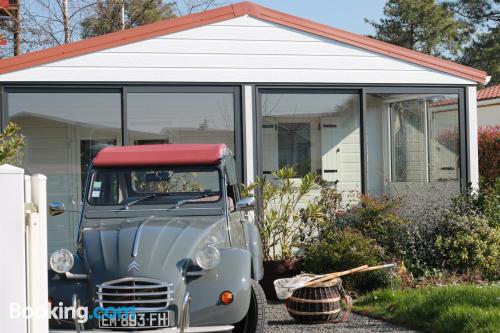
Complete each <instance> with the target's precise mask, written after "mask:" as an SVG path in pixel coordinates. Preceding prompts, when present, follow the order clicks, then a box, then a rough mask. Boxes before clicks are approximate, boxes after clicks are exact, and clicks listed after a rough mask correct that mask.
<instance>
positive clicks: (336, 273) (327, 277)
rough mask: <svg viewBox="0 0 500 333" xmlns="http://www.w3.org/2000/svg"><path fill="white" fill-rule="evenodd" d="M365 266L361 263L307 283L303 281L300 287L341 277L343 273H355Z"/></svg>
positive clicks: (365, 267)
mask: <svg viewBox="0 0 500 333" xmlns="http://www.w3.org/2000/svg"><path fill="white" fill-rule="evenodd" d="M367 268H368V265H363V266H359V267H356V268H353V269H349V270H347V271H343V272H335V273H330V274H326V275H325V276H323V277H322V278H321V279H317V280H313V281H309V282H307V283H304V285H303V286H302V287H301V288H304V287H310V286H314V285H315V284H318V283H321V282H325V281H330V280H332V279H335V278H338V277H341V276H344V275H347V274H351V273H355V272H360V271H363V270H365V269H367Z"/></svg>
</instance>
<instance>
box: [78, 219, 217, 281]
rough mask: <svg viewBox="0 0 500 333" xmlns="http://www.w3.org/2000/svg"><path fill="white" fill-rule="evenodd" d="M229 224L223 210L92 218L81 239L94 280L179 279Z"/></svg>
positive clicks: (91, 276)
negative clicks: (184, 268) (217, 212)
mask: <svg viewBox="0 0 500 333" xmlns="http://www.w3.org/2000/svg"><path fill="white" fill-rule="evenodd" d="M224 228H225V217H224V216H183V217H156V216H148V217H143V218H142V217H141V218H130V219H123V218H121V219H118V218H116V219H98V220H88V221H86V224H85V227H84V229H83V234H82V242H83V251H84V257H85V261H86V263H87V265H88V269H89V272H90V278H91V280H92V282H94V285H95V284H99V283H102V282H105V281H111V280H115V279H120V278H123V277H147V278H153V279H159V280H162V281H167V282H170V283H174V284H175V283H176V281H178V280H179V279H181V280H182V275H181V266H182V264H183V263H184V262H185V261H186V260H190V259H192V258H194V255H195V252H196V251H197V250H198V249H199V248H201V247H202V246H203V244H204V243H206V242H207V240H209V239H210V238H213V237H214V236H215V237H216V238H220V237H221V236H220V235H225V233H224Z"/></svg>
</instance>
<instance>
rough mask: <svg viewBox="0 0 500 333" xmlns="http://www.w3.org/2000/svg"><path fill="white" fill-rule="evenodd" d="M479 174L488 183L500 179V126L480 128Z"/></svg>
mask: <svg viewBox="0 0 500 333" xmlns="http://www.w3.org/2000/svg"><path fill="white" fill-rule="evenodd" d="M478 149H479V173H480V175H481V176H483V177H485V178H486V180H487V181H489V182H494V181H495V180H496V179H497V178H498V177H500V154H499V153H498V152H500V125H496V126H486V127H481V128H479V133H478Z"/></svg>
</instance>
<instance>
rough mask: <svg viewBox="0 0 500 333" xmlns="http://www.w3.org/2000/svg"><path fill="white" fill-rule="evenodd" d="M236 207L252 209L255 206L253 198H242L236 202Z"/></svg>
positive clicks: (244, 209) (245, 209)
mask: <svg viewBox="0 0 500 333" xmlns="http://www.w3.org/2000/svg"><path fill="white" fill-rule="evenodd" d="M236 208H238V209H240V210H242V211H248V210H253V209H254V208H255V198H254V197H247V198H243V199H241V200H240V201H238V202H237V203H236Z"/></svg>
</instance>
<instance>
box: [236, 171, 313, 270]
mask: <svg viewBox="0 0 500 333" xmlns="http://www.w3.org/2000/svg"><path fill="white" fill-rule="evenodd" d="M273 176H274V178H275V179H273V180H272V181H270V180H268V179H267V178H257V180H256V181H255V182H254V183H253V184H250V185H248V186H245V187H244V188H243V195H244V196H249V195H250V194H251V192H252V191H254V190H256V191H258V193H259V194H260V195H259V196H258V198H259V199H260V200H259V209H258V224H257V225H258V227H259V233H260V237H261V241H262V250H263V254H264V259H265V260H286V259H291V258H292V257H293V253H292V248H293V247H294V246H296V245H297V243H298V242H299V239H300V237H301V232H300V231H301V225H300V209H299V208H298V204H299V202H300V201H301V200H302V198H303V197H304V196H305V195H306V194H307V193H309V192H310V191H311V189H312V188H313V187H314V186H315V185H316V183H315V180H316V178H317V175H316V174H314V173H308V174H306V175H304V176H303V177H302V178H301V179H300V185H296V183H295V182H294V180H293V178H295V177H296V176H297V173H296V171H295V170H294V169H293V168H291V167H284V168H281V169H279V170H277V171H276V172H274V173H273Z"/></svg>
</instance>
